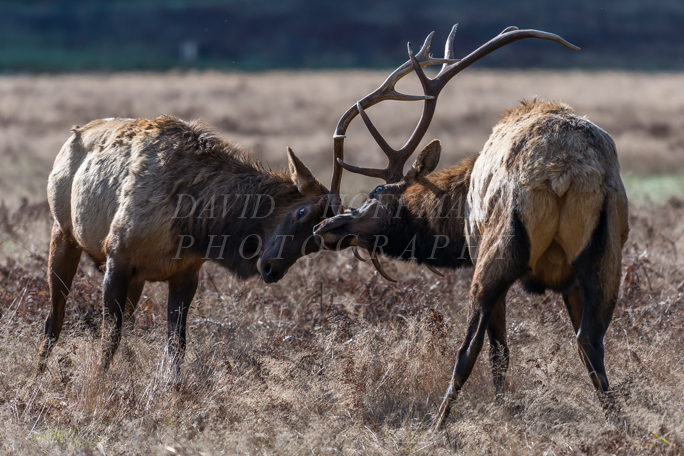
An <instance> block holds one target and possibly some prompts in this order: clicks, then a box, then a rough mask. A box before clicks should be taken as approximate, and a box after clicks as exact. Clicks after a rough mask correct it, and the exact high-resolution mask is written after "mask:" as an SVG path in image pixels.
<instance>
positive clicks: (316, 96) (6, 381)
mask: <svg viewBox="0 0 684 456" xmlns="http://www.w3.org/2000/svg"><path fill="white" fill-rule="evenodd" d="M385 76H386V74H385V73H381V72H339V73H332V72H330V73H326V72H320V73H263V74H219V73H197V74H194V73H189V74H163V75H158V74H128V75H127V74H123V75H79V76H21V77H19V76H17V77H0V200H2V202H3V203H2V205H0V236H1V237H0V312H1V317H0V453H3V454H17V455H20V454H21V455H23V454H81V455H98V454H105V455H114V454H160V455H161V454H181V455H196V454H203V455H205V454H206V455H209V454H212V455H213V454H364V455H365V454H444V455H446V454H548V455H553V454H555V455H561V454H563V455H570V454H591V455H594V454H619V455H630V454H644V455H646V454H649V455H650V454H680V453H682V452H684V296H682V293H683V292H684V199H683V198H684V177H683V176H684V92H683V91H682V89H681V88H682V87H684V75H680V74H623V73H554V72H482V71H470V70H468V71H467V72H466V73H464V74H462V75H460V76H458V77H457V78H456V79H455V80H454V81H453V82H452V83H451V84H452V85H451V87H448V88H447V89H446V90H445V92H444V93H443V95H442V97H441V101H440V105H439V107H438V110H437V114H436V118H435V120H434V122H433V125H432V127H431V129H430V131H429V132H428V134H427V136H426V140H428V139H431V138H433V137H438V138H440V139H442V142H443V156H442V166H446V165H449V164H453V163H455V162H457V161H458V160H459V159H460V158H462V157H464V156H466V155H468V154H471V153H474V152H476V151H478V150H479V149H480V147H481V146H482V145H483V144H484V142H485V140H486V138H487V136H488V135H489V132H490V131H491V127H492V126H493V125H494V124H495V123H496V121H497V120H498V118H499V117H500V115H501V113H502V111H503V110H504V109H506V108H510V107H513V106H515V105H516V103H517V100H519V99H521V98H531V97H534V96H535V95H536V96H539V97H540V98H546V99H560V100H563V101H566V102H568V103H569V104H570V105H572V106H573V107H574V108H575V109H576V111H577V112H578V113H579V114H581V115H586V116H587V117H588V118H589V119H591V120H592V121H594V122H595V123H597V124H598V125H599V126H601V127H603V128H604V129H605V130H607V131H608V132H609V133H610V134H611V135H612V136H613V138H614V139H615V140H616V143H617V146H618V152H619V155H620V161H621V164H622V172H623V176H624V180H625V182H626V184H627V186H628V192H629V195H630V198H631V206H630V211H631V212H630V224H631V233H630V239H629V241H628V243H627V245H626V247H625V251H624V261H623V273H624V274H623V284H622V289H621V293H620V300H619V302H618V305H617V308H616V311H615V315H614V319H613V322H612V324H611V327H610V329H609V331H608V334H607V336H606V341H605V345H606V366H607V370H608V376H609V379H610V380H611V384H612V386H613V388H614V390H615V393H616V396H617V398H618V400H617V402H618V417H617V418H615V417H613V418H612V419H610V420H607V419H606V417H605V415H604V413H603V411H602V409H601V408H600V405H599V402H598V400H597V398H596V395H595V393H594V390H593V387H592V386H591V382H590V380H589V377H588V375H587V374H586V370H585V368H584V366H582V364H581V362H580V359H579V356H578V354H577V352H576V348H575V347H576V344H575V341H574V337H573V332H572V329H571V324H570V321H569V318H568V316H567V312H566V311H565V307H564V305H563V302H562V299H561V298H560V296H557V295H554V294H552V293H547V294H545V295H543V296H533V295H529V294H526V293H524V292H523V291H522V290H521V289H520V288H519V287H518V286H517V285H515V286H514V287H513V289H512V290H511V292H510V293H509V299H508V322H507V324H508V338H509V342H510V348H511V368H510V370H509V375H508V377H507V384H506V392H507V395H506V398H505V400H504V402H503V403H501V404H500V403H497V402H496V401H495V400H494V394H493V386H492V382H491V374H490V369H489V362H488V359H487V356H486V354H487V349H486V347H485V349H484V350H483V353H482V354H481V356H480V358H479V360H478V363H477V365H476V367H475V371H474V373H473V375H472V376H471V378H470V380H469V381H468V383H467V384H466V386H465V388H464V390H463V391H462V393H461V395H460V396H459V399H458V402H457V406H456V409H455V411H454V413H452V416H451V417H450V419H449V421H448V423H447V426H446V429H445V431H444V432H440V433H432V432H431V431H430V424H431V420H432V419H433V417H434V414H435V413H436V411H437V408H438V406H439V403H440V401H441V398H442V395H443V393H444V390H445V388H446V386H447V383H448V380H449V378H450V374H451V369H452V367H453V362H454V360H455V354H456V350H457V349H458V346H459V344H460V342H461V338H462V337H463V335H464V334H465V322H466V317H467V312H468V310H467V289H468V286H469V283H470V278H471V271H470V270H461V271H454V272H448V273H447V274H446V277H445V278H443V279H441V278H438V277H437V276H435V275H433V274H432V273H430V272H429V271H427V270H423V269H420V268H417V267H415V266H413V265H409V264H402V263H398V262H391V261H389V260H385V261H384V264H385V267H386V268H387V269H388V272H389V273H390V274H392V275H394V276H395V277H399V278H400V279H401V280H400V282H399V283H398V284H397V285H392V284H389V283H387V282H385V281H384V280H383V279H382V278H381V277H379V276H378V275H377V274H376V273H375V272H374V270H373V268H372V265H369V264H367V263H359V262H358V261H356V260H355V259H353V258H349V256H348V255H347V254H344V255H337V254H333V253H330V252H323V253H321V254H319V255H318V256H317V257H313V256H312V257H307V258H303V259H301V260H300V261H299V262H298V263H297V264H296V265H295V266H294V267H293V268H292V269H291V270H290V272H289V274H288V275H287V276H286V277H285V278H284V279H283V280H282V281H281V282H279V283H277V284H275V285H265V284H264V283H263V282H262V281H261V280H260V279H259V278H253V279H250V280H249V281H246V282H240V281H238V280H236V279H235V278H233V277H231V276H230V274H228V273H227V272H226V271H224V270H222V269H220V268H218V267H216V266H213V265H210V264H208V265H207V266H206V267H205V269H204V271H203V273H202V281H201V284H200V288H199V291H198V294H197V297H196V299H195V302H194V304H193V307H192V309H191V310H190V317H189V318H190V322H191V323H190V327H189V350H188V355H187V357H186V362H185V365H184V367H183V369H182V379H181V380H180V381H177V380H175V379H173V378H172V376H171V375H170V369H169V366H168V362H167V359H166V357H165V356H164V344H165V338H166V305H165V301H166V290H165V286H163V284H148V285H147V286H146V288H145V291H144V296H143V299H142V300H141V302H140V305H139V306H138V310H137V312H136V323H135V326H134V327H133V328H128V329H127V330H126V332H125V335H124V339H123V343H122V347H121V348H120V350H119V352H118V354H117V356H116V358H115V360H114V363H113V366H112V368H111V369H110V371H109V372H108V373H107V374H106V375H104V376H98V375H97V372H96V364H97V357H98V352H99V345H100V343H99V325H100V319H101V309H102V305H101V298H102V293H101V281H102V275H101V273H100V272H98V271H97V270H96V269H95V268H94V267H93V266H92V264H91V262H90V261H89V260H87V259H85V258H84V259H82V263H81V268H80V270H79V273H78V275H77V277H76V280H75V285H74V287H73V290H72V294H71V297H70V299H69V301H68V304H67V318H66V322H65V330H64V332H63V333H62V337H61V339H60V344H59V346H58V347H57V348H56V349H55V350H54V352H53V354H52V357H51V359H50V362H49V365H48V372H47V373H46V374H45V375H44V376H42V377H40V378H38V379H34V378H33V376H32V374H33V371H34V368H35V365H36V361H37V352H38V344H39V341H40V335H41V333H42V326H43V321H44V319H45V317H46V315H47V312H48V309H49V303H48V299H47V282H46V275H45V273H46V266H47V253H48V243H49V231H50V226H51V223H52V221H51V216H50V213H49V210H48V207H47V203H46V202H45V199H46V197H45V185H46V179H47V175H48V173H49V171H50V169H51V166H52V161H53V160H54V157H55V155H56V154H57V152H58V151H59V148H60V147H61V144H62V143H63V142H64V141H65V140H66V138H67V137H68V135H69V134H68V129H69V128H70V127H71V125H73V124H79V125H83V124H85V123H86V122H88V121H89V120H91V119H93V118H99V117H111V116H120V117H136V116H140V117H150V116H156V115H158V114H161V113H164V114H172V115H176V116H180V117H183V118H188V119H190V118H197V117H202V118H204V119H205V120H207V121H209V122H211V123H212V124H214V125H215V126H216V128H217V129H218V130H219V131H220V132H221V134H222V135H223V136H224V137H226V138H230V139H233V140H235V141H237V142H240V143H242V144H244V145H245V146H247V147H248V148H250V149H252V150H253V151H254V152H255V153H256V154H258V155H259V156H261V157H263V159H264V160H265V161H267V162H268V163H269V164H272V165H274V166H280V165H283V164H285V146H287V145H290V146H292V147H293V149H294V150H295V151H296V152H298V153H299V154H300V156H301V157H302V158H303V160H304V162H305V163H306V164H308V165H309V166H310V167H311V168H312V169H313V170H314V172H315V173H316V174H317V175H319V176H320V177H321V179H322V180H324V181H328V180H329V175H330V173H331V166H330V165H331V154H330V150H331V145H332V141H331V134H332V132H333V129H334V127H335V124H336V122H337V120H338V119H339V117H340V116H341V114H342V113H343V112H344V110H346V109H347V108H348V107H349V106H351V105H352V104H353V103H355V101H356V100H357V99H358V98H360V97H362V96H363V95H365V94H366V93H368V92H370V91H371V90H373V89H374V88H375V87H376V86H377V85H379V84H380V83H381V82H382V80H383V79H384V77H385ZM404 88H405V90H409V91H417V90H418V87H417V83H415V81H411V82H407V83H406V84H405V87H400V89H404ZM419 113H420V106H419V105H417V104H414V105H411V104H408V103H404V104H398V103H394V104H388V105H387V106H378V107H374V108H372V109H370V110H369V115H370V116H371V117H372V118H373V119H374V120H375V121H376V124H377V125H378V127H379V129H380V130H381V131H382V132H383V133H384V134H385V136H386V137H388V138H390V142H391V143H393V144H394V145H397V144H399V143H400V142H401V141H402V140H404V139H405V138H406V137H408V135H409V133H410V130H411V129H412V128H413V126H414V122H416V121H417V116H418V115H419ZM376 119H377V120H376ZM347 144H348V146H347V147H348V155H349V156H350V157H353V158H350V159H349V161H350V162H352V163H359V162H362V163H363V164H364V165H367V164H377V165H380V164H382V160H383V157H382V156H381V154H380V152H376V150H377V147H375V146H374V144H373V142H372V138H371V137H370V135H369V134H368V133H367V132H366V130H365V128H364V127H363V126H362V125H360V124H354V125H353V126H352V128H350V130H349V131H348V140H347ZM374 185H376V182H373V181H371V180H365V179H360V178H358V177H357V176H350V175H348V174H345V181H344V189H343V190H346V191H347V192H349V193H351V192H353V191H361V190H364V191H365V190H368V189H370V188H372V187H373V186H374Z"/></svg>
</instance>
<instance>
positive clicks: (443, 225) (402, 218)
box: [385, 155, 477, 268]
mask: <svg viewBox="0 0 684 456" xmlns="http://www.w3.org/2000/svg"><path fill="white" fill-rule="evenodd" d="M476 158H477V155H475V156H473V157H469V158H467V159H465V160H463V162H461V164H460V165H457V166H452V167H450V168H447V169H445V170H442V171H440V172H437V173H434V174H432V175H430V176H427V178H424V179H420V180H419V181H417V182H415V183H413V184H411V185H410V186H409V187H408V188H407V189H406V192H405V193H404V200H403V204H404V207H403V208H402V209H401V211H399V217H398V218H394V219H392V222H391V223H390V229H389V230H388V232H389V233H388V237H389V239H390V240H391V242H390V243H389V244H388V248H386V249H385V253H386V254H388V255H390V256H393V257H397V258H401V259H403V260H415V261H417V262H418V263H419V264H422V263H427V264H429V265H431V266H435V267H446V268H459V267H463V266H471V265H472V261H471V259H470V255H469V253H468V248H467V246H466V242H465V234H464V232H465V207H466V197H467V195H468V188H469V186H470V174H471V171H472V169H473V165H474V164H475V159H476ZM395 215H396V212H395ZM447 240H448V243H447ZM414 246H415V247H414Z"/></svg>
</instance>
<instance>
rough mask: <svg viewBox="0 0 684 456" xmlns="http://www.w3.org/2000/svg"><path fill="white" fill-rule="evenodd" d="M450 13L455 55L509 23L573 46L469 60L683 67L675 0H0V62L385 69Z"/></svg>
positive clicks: (524, 46)
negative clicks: (575, 50)
mask: <svg viewBox="0 0 684 456" xmlns="http://www.w3.org/2000/svg"><path fill="white" fill-rule="evenodd" d="M456 22H458V23H459V24H460V28H459V33H458V35H457V40H456V53H457V54H459V55H464V54H465V53H467V52H470V51H471V50H472V49H474V48H475V47H477V46H478V45H480V44H482V43H483V42H485V41H486V40H488V39H489V38H491V37H493V36H494V35H496V34H498V33H499V32H500V31H501V30H503V29H504V28H505V27H507V26H509V25H517V26H518V27H520V28H537V29H542V30H546V31H551V32H554V33H557V34H560V35H561V36H563V37H564V38H566V39H568V40H569V41H571V42H573V43H575V44H577V45H578V46H580V47H582V48H583V50H582V52H581V53H577V54H574V53H572V54H568V52H567V50H566V49H563V48H562V47H559V46H557V45H554V44H553V43H539V42H534V43H519V44H516V45H515V46H512V47H510V48H507V49H506V50H505V52H498V53H495V54H493V55H491V56H489V57H488V58H487V59H485V60H484V61H482V62H481V63H478V65H479V66H488V67H505V68H511V67H521V68H523V67H524V68H529V67H538V68H586V69H595V68H615V69H629V70H681V69H684V46H683V45H684V27H682V24H684V2H681V1H680V0H649V1H639V0H607V1H603V0H602V1H597V0H567V1H563V2H558V1H546V0H521V1H505V0H488V1H466V0H431V1H427V0H392V1H390V0H379V1H368V0H347V1H344V2H338V1H326V0H262V1H249V0H227V1H216V0H195V1H191V0H171V1H168V0H139V1H133V0H119V1H111V0H110V1H100V0H96V1H86V2H83V1H75V0H33V1H31V0H29V1H17V0H10V1H3V2H2V3H1V4H0V71H3V72H64V71H103V70H104V71H109V70H111V71H117V70H167V69H173V68H184V67H193V68H200V69H204V68H217V69H222V70H266V69H277V68H349V67H353V68H361V67H371V68H378V67H391V66H394V65H396V63H397V62H398V61H401V60H402V59H403V58H405V56H406V50H405V49H406V48H405V43H406V41H409V40H410V41H412V42H414V43H415V45H416V46H418V45H419V44H420V42H422V40H423V39H424V37H425V36H426V34H427V33H429V32H430V31H432V30H435V31H437V36H438V37H437V39H436V41H435V46H434V53H435V54H436V55H441V53H442V44H441V43H443V39H444V38H445V37H446V34H447V33H448V32H449V30H450V28H451V26H452V25H453V24H454V23H456ZM182 48H184V49H185V54H183V52H182V51H181V49H182ZM195 51H196V53H195ZM569 56H570V57H569Z"/></svg>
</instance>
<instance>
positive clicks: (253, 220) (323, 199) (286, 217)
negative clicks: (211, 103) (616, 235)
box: [38, 116, 332, 372]
mask: <svg viewBox="0 0 684 456" xmlns="http://www.w3.org/2000/svg"><path fill="white" fill-rule="evenodd" d="M288 160H289V172H280V171H273V170H270V169H268V168H266V167H264V166H263V165H261V164H260V163H259V162H258V161H257V160H255V159H254V158H251V157H250V155H249V154H248V153H246V152H245V151H243V150H242V149H241V148H240V146H238V145H236V144H233V143H231V142H228V141H225V140H223V139H221V138H219V137H218V136H217V135H216V134H214V133H213V132H212V130H211V128H210V127H209V126H207V125H205V124H203V123H200V122H185V121H183V120H180V119H177V118H175V117H170V116H162V117H158V118H155V119H151V120H149V119H103V120H95V121H92V122H90V123H88V124H87V125H85V126H84V127H82V128H79V127H74V128H73V129H72V135H71V137H70V138H69V139H68V140H67V142H66V143H65V144H64V146H63V147H62V149H61V151H60V152H59V154H58V156H57V158H56V160H55V164H54V168H53V170H52V173H51V174H50V177H49V180H48V187H47V190H48V200H49V204H50V209H51V211H52V215H53V217H54V220H55V221H54V227H53V230H52V240H51V243H50V258H49V266H48V268H49V279H48V280H49V286H50V299H51V305H52V308H51V311H50V314H49V316H48V317H47V320H46V322H45V333H44V337H43V341H42V344H41V348H40V355H39V356H40V358H39V364H38V372H41V371H43V370H44V369H45V366H46V362H47V359H48V355H49V353H50V349H51V347H53V346H54V344H55V342H56V341H57V340H58V338H59V334H60V331H61V329H62V323H63V321H64V308H65V302H66V299H67V295H68V293H69V290H70V288H71V284H72V280H73V278H74V275H75V274H76V270H77V268H78V264H79V259H80V257H81V254H82V253H83V252H85V253H86V254H87V255H88V256H90V257H91V258H92V259H93V260H94V261H95V263H96V264H98V265H100V266H102V267H103V269H104V312H105V319H104V321H103V324H102V342H103V347H102V350H103V351H102V359H101V362H100V365H101V368H102V369H103V370H104V369H106V368H107V366H108V365H109V363H110V361H111V359H112V357H113V355H114V353H115V352H116V349H117V347H118V345H119V341H120V338H121V331H122V324H123V322H124V320H127V319H131V318H132V314H133V312H134V310H135V308H136V305H137V303H138V301H139V299H140V295H141V293H142V290H143V286H144V284H145V282H146V281H166V282H168V286H169V297H168V332H169V349H170V352H171V355H172V356H173V359H174V360H175V361H176V365H177V366H178V364H179V362H180V360H181V359H182V358H183V354H184V352H185V345H186V320H187V315H188V310H189V308H190V305H191V303H192V299H193V297H194V295H195V291H196V289H197V284H198V280H199V273H200V268H201V266H202V264H203V263H204V262H205V261H213V262H215V263H218V264H219V265H221V266H223V267H225V268H226V269H228V270H229V271H231V272H232V273H234V274H235V275H236V276H237V277H238V278H241V279H245V278H247V277H250V276H253V275H256V274H258V273H261V276H262V277H263V279H264V281H266V282H275V281H277V280H279V279H280V278H281V277H282V276H283V275H284V274H285V273H286V272H287V269H288V268H289V267H290V266H291V265H292V264H293V263H294V262H295V261H296V260H297V259H298V258H299V257H301V256H303V255H305V254H307V253H311V252H314V251H318V250H320V248H321V246H320V243H319V241H318V239H316V238H315V237H314V236H312V235H311V230H312V228H313V226H314V225H315V224H316V223H318V222H320V221H321V219H323V218H324V216H325V215H326V213H327V214H328V215H331V214H332V212H331V211H330V205H329V193H330V192H329V191H328V189H327V188H326V187H325V186H324V185H322V184H321V183H320V182H319V181H318V180H317V179H316V178H315V177H314V176H313V174H312V173H311V172H310V171H309V170H308V169H307V167H306V166H304V164H303V163H302V162H301V161H300V159H299V158H297V156H295V154H294V153H293V152H292V150H290V149H289V148H288ZM269 251H274V252H276V253H275V254H272V255H270V256H271V259H270V260H269V261H261V256H262V255H263V253H264V252H269Z"/></svg>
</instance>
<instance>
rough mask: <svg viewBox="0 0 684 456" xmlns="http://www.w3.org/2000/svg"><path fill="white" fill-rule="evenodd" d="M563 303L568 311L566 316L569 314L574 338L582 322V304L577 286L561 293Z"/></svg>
mask: <svg viewBox="0 0 684 456" xmlns="http://www.w3.org/2000/svg"><path fill="white" fill-rule="evenodd" d="M563 302H564V303H565V308H566V309H568V314H570V321H571V322H572V327H573V329H574V330H575V336H576V335H577V332H578V331H579V328H580V323H581V322H582V313H583V312H584V302H582V295H581V293H580V289H579V286H578V285H575V286H574V287H573V288H572V289H571V290H569V291H567V292H565V293H563Z"/></svg>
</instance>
